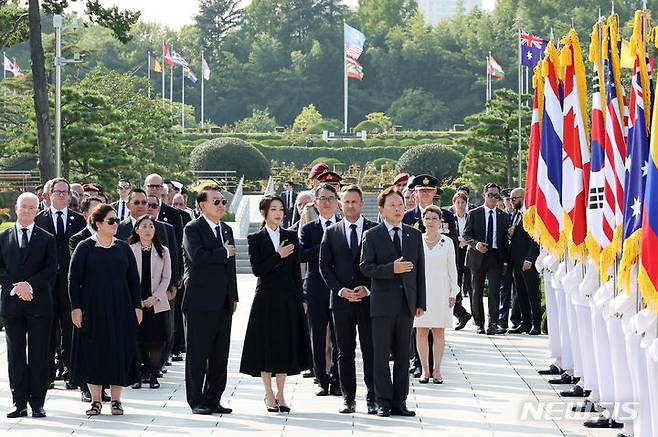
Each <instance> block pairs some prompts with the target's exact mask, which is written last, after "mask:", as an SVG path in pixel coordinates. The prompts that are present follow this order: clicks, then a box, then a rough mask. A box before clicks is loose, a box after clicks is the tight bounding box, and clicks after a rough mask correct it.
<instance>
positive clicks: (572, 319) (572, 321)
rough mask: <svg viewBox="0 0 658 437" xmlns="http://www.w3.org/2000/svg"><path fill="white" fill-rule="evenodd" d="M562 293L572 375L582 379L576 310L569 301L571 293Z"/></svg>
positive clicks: (564, 291)
mask: <svg viewBox="0 0 658 437" xmlns="http://www.w3.org/2000/svg"><path fill="white" fill-rule="evenodd" d="M562 292H563V293H564V303H565V307H566V312H567V320H568V321H569V322H568V323H569V331H568V334H569V344H570V345H571V356H572V357H573V375H574V376H580V377H581V378H582V377H583V361H582V357H581V355H582V354H581V352H582V350H581V348H580V333H579V330H578V320H577V316H576V309H575V308H574V306H575V305H574V304H573V302H572V301H571V293H570V292H568V291H566V290H565V289H564V288H563V289H562Z"/></svg>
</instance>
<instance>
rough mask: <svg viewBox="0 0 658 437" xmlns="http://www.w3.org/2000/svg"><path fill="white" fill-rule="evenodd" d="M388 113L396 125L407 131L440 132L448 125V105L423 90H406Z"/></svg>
mask: <svg viewBox="0 0 658 437" xmlns="http://www.w3.org/2000/svg"><path fill="white" fill-rule="evenodd" d="M388 113H389V114H390V115H391V118H392V119H393V121H395V123H396V124H399V125H402V126H403V127H405V128H407V129H424V130H432V129H435V130H438V129H441V128H445V127H446V126H447V124H448V120H447V113H448V108H447V107H446V105H445V104H444V103H443V102H442V101H441V100H439V99H437V98H436V97H434V96H433V95H432V94H431V93H429V92H427V91H425V90H423V89H406V90H405V91H404V93H402V96H400V98H399V99H397V100H395V101H394V102H393V103H392V104H391V107H390V108H389V110H388Z"/></svg>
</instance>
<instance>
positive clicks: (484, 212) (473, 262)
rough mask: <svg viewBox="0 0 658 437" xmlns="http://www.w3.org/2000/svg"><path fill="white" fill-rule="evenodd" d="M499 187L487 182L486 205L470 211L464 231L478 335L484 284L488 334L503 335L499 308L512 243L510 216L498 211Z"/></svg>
mask: <svg viewBox="0 0 658 437" xmlns="http://www.w3.org/2000/svg"><path fill="white" fill-rule="evenodd" d="M500 198H501V197H500V186H498V185H497V184H495V183H488V184H487V185H485V187H484V205H482V206H480V207H478V208H475V209H474V210H472V211H469V214H468V218H467V219H466V227H465V229H464V239H465V240H466V241H467V242H468V249H467V250H466V265H467V266H468V268H469V269H471V275H472V283H473V292H472V293H471V311H472V313H473V319H474V320H475V324H476V325H477V327H478V328H477V332H478V334H484V332H485V331H484V305H483V298H482V297H483V293H484V281H485V279H487V280H488V283H489V288H488V290H489V297H488V299H487V300H488V307H489V323H488V325H487V331H486V333H487V335H495V334H504V333H505V332H506V331H505V330H504V329H502V328H500V327H499V326H498V308H499V305H500V280H501V278H502V276H504V274H505V273H506V271H507V264H508V258H509V240H508V237H507V229H508V228H509V219H508V217H507V213H506V212H505V211H502V210H500V209H498V208H496V204H497V203H498V201H499V200H500Z"/></svg>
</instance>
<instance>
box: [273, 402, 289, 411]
mask: <svg viewBox="0 0 658 437" xmlns="http://www.w3.org/2000/svg"><path fill="white" fill-rule="evenodd" d="M276 404H277V405H278V406H279V411H280V412H282V413H290V407H289V406H287V405H281V404H280V403H279V401H276Z"/></svg>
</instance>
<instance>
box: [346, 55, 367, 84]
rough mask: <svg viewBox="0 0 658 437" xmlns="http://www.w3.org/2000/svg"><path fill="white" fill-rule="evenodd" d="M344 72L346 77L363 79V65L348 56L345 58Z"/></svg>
mask: <svg viewBox="0 0 658 437" xmlns="http://www.w3.org/2000/svg"><path fill="white" fill-rule="evenodd" d="M345 72H346V74H347V77H352V78H354V79H359V80H363V66H362V65H361V64H359V63H358V62H357V61H355V60H354V59H352V58H350V57H349V56H348V57H347V58H345Z"/></svg>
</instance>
